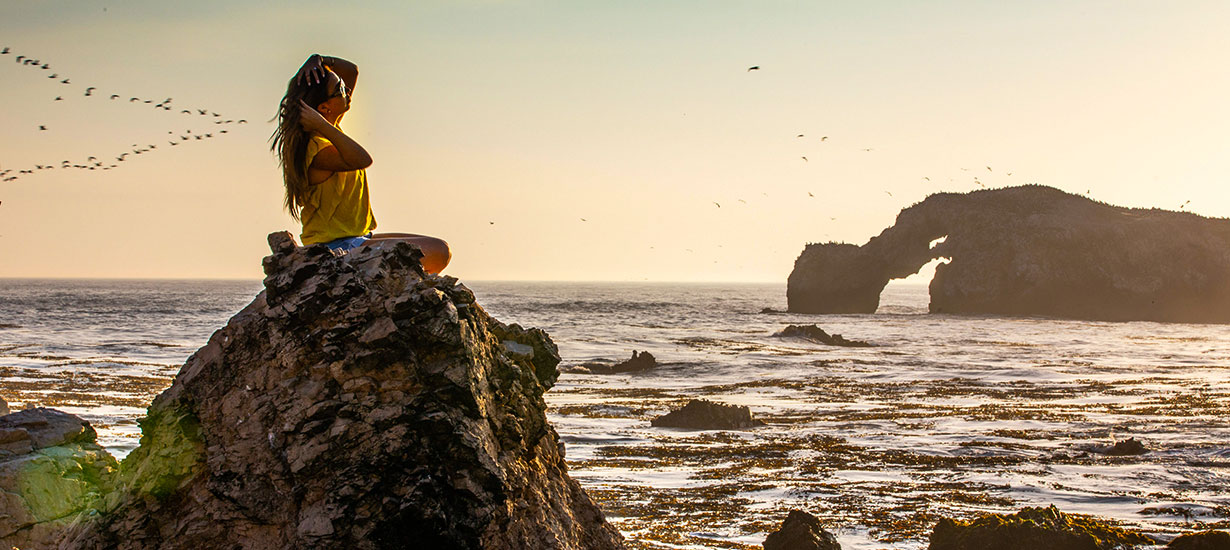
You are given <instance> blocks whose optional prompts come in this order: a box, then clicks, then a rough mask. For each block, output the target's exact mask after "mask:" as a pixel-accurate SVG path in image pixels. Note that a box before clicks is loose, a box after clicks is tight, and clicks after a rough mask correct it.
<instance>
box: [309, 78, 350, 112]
mask: <svg viewBox="0 0 1230 550" xmlns="http://www.w3.org/2000/svg"><path fill="white" fill-rule="evenodd" d="M324 84H325V86H327V88H326V89H328V90H329V98H328V99H326V100H325V101H324V103H321V104H320V105H318V106H317V107H316V110H318V111H320V112H321V114H322V115H325V116H334V115H338V116H340V115H342V114H343V113H345V112H346V111H349V110H350V90H347V89H346V83H345V82H342V79H341V78H338V76H337V75H336V74H334V73H333V71H325V83H324ZM325 108H327V112H326V109H325Z"/></svg>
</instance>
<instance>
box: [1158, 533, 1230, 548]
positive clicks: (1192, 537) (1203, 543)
mask: <svg viewBox="0 0 1230 550" xmlns="http://www.w3.org/2000/svg"><path fill="white" fill-rule="evenodd" d="M1166 550H1230V533H1228V532H1226V531H1201V532H1199V533H1188V534H1186V535H1183V536H1181V537H1178V538H1176V539H1174V540H1172V541H1170V544H1167V545H1166Z"/></svg>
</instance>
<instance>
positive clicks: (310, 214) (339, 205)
mask: <svg viewBox="0 0 1230 550" xmlns="http://www.w3.org/2000/svg"><path fill="white" fill-rule="evenodd" d="M330 145H332V143H329V140H327V139H325V138H323V137H320V136H313V137H312V140H311V141H309V142H308V146H307V165H308V166H311V165H312V160H313V159H315V158H316V153H319V152H320V150H321V149H324V148H326V147H329V146H330ZM299 219H300V220H302V221H303V233H302V234H300V235H299V238H300V241H301V242H302V243H303V245H304V246H307V245H309V244H316V243H327V242H329V241H332V240H336V239H341V238H343V237H357V236H359V235H366V234H368V233H370V232H371V231H372V230H374V229H376V217H375V216H374V215H372V206H371V201H370V198H369V197H368V191H367V172H365V171H363V170H352V171H350V172H334V173H333V175H332V176H329V179H327V180H325V181H323V182H321V183H319V184H317V185H314V186H312V189H311V190H310V191H309V192H308V196H307V204H304V205H303V209H302V210H300V212H299Z"/></svg>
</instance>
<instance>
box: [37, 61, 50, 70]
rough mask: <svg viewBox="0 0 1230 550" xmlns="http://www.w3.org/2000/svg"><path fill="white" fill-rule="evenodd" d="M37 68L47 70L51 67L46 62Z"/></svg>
mask: <svg viewBox="0 0 1230 550" xmlns="http://www.w3.org/2000/svg"><path fill="white" fill-rule="evenodd" d="M39 68H40V69H42V70H44V71H45V70H47V69H50V68H51V65H48V64H46V63H43V66H42V67H39Z"/></svg>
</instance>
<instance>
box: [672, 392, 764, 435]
mask: <svg viewBox="0 0 1230 550" xmlns="http://www.w3.org/2000/svg"><path fill="white" fill-rule="evenodd" d="M649 424H650V425H652V426H654V427H656V428H687V429H691V430H742V429H745V428H755V427H757V426H764V422H761V421H759V420H754V419H752V411H751V409H749V408H747V407H740V406H737V405H723V404H721V403H714V402H712V401H706V400H704V399H693V400H691V401H689V402H688V404H687V405H684V407H683V408H682V409H679V410H677V411H671V412H670V413H668V414H666V415H663V416H659V417H658V418H655V419H653V420H651V421H650V422H649Z"/></svg>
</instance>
